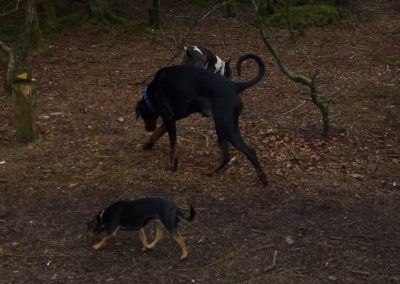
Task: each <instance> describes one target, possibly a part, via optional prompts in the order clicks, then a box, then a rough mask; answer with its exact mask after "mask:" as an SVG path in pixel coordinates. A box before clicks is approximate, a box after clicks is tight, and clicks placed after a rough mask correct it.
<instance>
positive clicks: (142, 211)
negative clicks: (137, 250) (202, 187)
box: [88, 197, 196, 260]
mask: <svg viewBox="0 0 400 284" xmlns="http://www.w3.org/2000/svg"><path fill="white" fill-rule="evenodd" d="M195 215H196V211H195V210H194V208H193V206H191V205H190V216H188V217H185V216H184V215H183V213H182V211H181V210H180V209H179V208H178V207H177V206H176V205H175V204H174V203H172V202H171V201H169V200H167V199H165V198H160V197H146V198H140V199H136V200H129V201H128V200H125V201H119V202H116V203H113V204H111V205H110V206H109V207H107V208H105V209H103V210H101V211H100V212H99V213H98V214H97V215H96V216H95V217H94V219H93V220H92V221H90V222H89V223H88V231H90V232H92V233H94V234H96V233H100V232H103V231H105V232H106V233H107V235H106V236H105V237H104V238H103V239H102V240H101V241H100V242H99V243H97V244H95V245H93V249H95V250H98V249H101V248H102V247H104V246H106V245H107V243H108V242H109V241H110V240H111V239H113V238H114V237H115V236H116V234H117V232H118V230H119V229H122V230H135V231H136V230H138V231H139V239H140V241H141V243H142V250H143V251H147V250H150V249H152V248H154V246H155V245H156V244H157V243H158V242H159V241H160V240H161V239H162V237H163V228H165V229H166V230H167V231H168V232H169V233H170V234H171V235H172V237H173V238H174V240H175V241H176V242H177V243H178V245H179V246H180V248H181V252H182V254H181V260H183V259H185V258H186V257H187V255H188V251H187V248H186V244H185V240H184V239H183V237H182V236H181V235H180V234H179V232H178V223H179V221H181V220H184V221H187V222H191V221H193V219H194V217H195ZM151 220H156V221H157V223H156V224H157V226H156V236H155V239H154V241H153V242H152V243H150V244H149V243H148V242H147V236H146V233H145V231H144V226H146V224H147V223H148V222H149V221H151Z"/></svg>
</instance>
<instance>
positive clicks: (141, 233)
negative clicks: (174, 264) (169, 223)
mask: <svg viewBox="0 0 400 284" xmlns="http://www.w3.org/2000/svg"><path fill="white" fill-rule="evenodd" d="M138 235H139V240H140V242H141V243H142V251H146V250H149V249H150V248H149V243H148V242H147V236H146V232H145V231H144V229H143V228H141V229H140V230H139V232H138Z"/></svg>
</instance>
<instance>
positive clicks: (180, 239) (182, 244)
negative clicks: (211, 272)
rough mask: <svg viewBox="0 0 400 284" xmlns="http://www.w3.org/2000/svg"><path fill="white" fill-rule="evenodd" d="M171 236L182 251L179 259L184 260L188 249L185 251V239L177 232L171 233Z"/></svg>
mask: <svg viewBox="0 0 400 284" xmlns="http://www.w3.org/2000/svg"><path fill="white" fill-rule="evenodd" d="M172 237H173V238H174V240H175V241H176V242H177V243H178V245H179V247H180V248H181V252H182V253H181V260H184V259H185V258H187V256H188V251H187V248H186V243H185V240H184V239H183V237H182V236H181V235H180V234H179V233H177V232H174V233H172Z"/></svg>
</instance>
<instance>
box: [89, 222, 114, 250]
mask: <svg viewBox="0 0 400 284" xmlns="http://www.w3.org/2000/svg"><path fill="white" fill-rule="evenodd" d="M118 230H119V227H118V228H117V229H115V231H114V232H113V233H112V234H111V235H107V236H105V237H104V238H103V239H102V240H101V241H100V242H99V243H97V244H95V245H93V246H92V248H93V249H95V250H99V249H101V248H103V247H105V246H106V245H107V243H108V242H109V241H111V240H112V239H113V238H115V236H116V235H117V232H118Z"/></svg>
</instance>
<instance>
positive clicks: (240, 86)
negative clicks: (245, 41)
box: [234, 54, 265, 92]
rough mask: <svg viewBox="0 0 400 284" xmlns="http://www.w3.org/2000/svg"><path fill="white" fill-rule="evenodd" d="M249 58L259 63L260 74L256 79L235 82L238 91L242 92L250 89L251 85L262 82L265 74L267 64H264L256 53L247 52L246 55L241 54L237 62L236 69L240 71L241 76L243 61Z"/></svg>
mask: <svg viewBox="0 0 400 284" xmlns="http://www.w3.org/2000/svg"><path fill="white" fill-rule="evenodd" d="M247 59H253V60H254V61H255V62H256V63H257V65H258V74H257V76H256V77H255V78H254V79H252V80H250V81H248V82H240V83H236V82H234V83H235V85H236V89H237V91H238V92H242V91H244V90H245V89H248V88H250V87H251V86H254V85H255V84H257V83H258V82H260V81H261V79H262V78H263V77H264V75H265V65H264V62H263V61H262V60H261V58H260V57H258V56H257V55H254V54H246V55H243V56H241V57H240V58H239V59H238V61H237V62H236V70H237V73H238V75H239V76H241V75H242V63H243V61H245V60H247Z"/></svg>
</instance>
